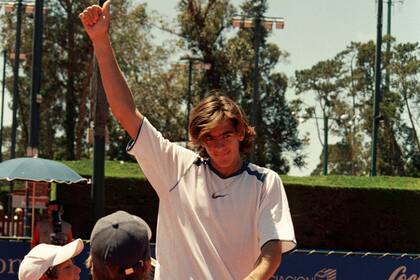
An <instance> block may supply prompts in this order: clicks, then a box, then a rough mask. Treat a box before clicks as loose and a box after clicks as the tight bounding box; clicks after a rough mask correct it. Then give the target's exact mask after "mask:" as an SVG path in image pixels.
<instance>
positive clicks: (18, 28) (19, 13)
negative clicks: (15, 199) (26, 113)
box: [10, 0, 23, 158]
mask: <svg viewBox="0 0 420 280" xmlns="http://www.w3.org/2000/svg"><path fill="white" fill-rule="evenodd" d="M22 6H23V5H22V0H18V4H17V9H16V39H15V60H14V66H13V101H12V102H13V105H12V112H13V116H12V133H11V147H10V158H15V157H16V130H17V116H16V115H17V106H18V103H17V99H18V95H19V88H18V87H19V84H18V80H19V62H20V61H19V57H20V34H21V29H22V28H21V26H22Z"/></svg>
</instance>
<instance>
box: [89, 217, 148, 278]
mask: <svg viewBox="0 0 420 280" xmlns="http://www.w3.org/2000/svg"><path fill="white" fill-rule="evenodd" d="M150 237H151V230H150V228H149V226H148V225H147V224H146V222H144V221H143V220H142V219H141V218H139V217H137V216H134V215H131V214H129V213H127V212H124V211H117V212H115V213H112V214H110V215H108V216H105V217H103V218H101V219H99V220H98V221H97V222H96V224H95V226H94V228H93V230H92V233H91V236H90V257H89V258H90V260H88V267H90V268H91V271H92V276H93V279H96V280H99V279H100V280H107V279H113V280H117V279H145V278H143V277H145V275H147V273H148V271H149V268H150V244H149V239H150Z"/></svg>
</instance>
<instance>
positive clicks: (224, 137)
mask: <svg viewBox="0 0 420 280" xmlns="http://www.w3.org/2000/svg"><path fill="white" fill-rule="evenodd" d="M234 135H235V134H234V133H233V132H226V133H224V134H222V135H221V136H219V137H213V136H211V135H209V134H206V135H204V136H203V138H202V139H203V142H205V143H206V144H211V143H214V142H216V141H217V140H223V141H230V140H232V139H233V136H234Z"/></svg>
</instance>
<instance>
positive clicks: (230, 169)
mask: <svg viewBox="0 0 420 280" xmlns="http://www.w3.org/2000/svg"><path fill="white" fill-rule="evenodd" d="M210 163H211V165H212V166H213V168H214V169H216V171H217V173H219V175H220V177H223V178H225V177H229V176H230V175H232V174H234V173H236V172H237V171H239V170H240V169H241V168H242V164H243V160H242V159H241V158H240V157H239V158H238V160H236V161H235V163H233V164H232V165H230V166H227V167H224V166H219V165H217V164H216V163H215V162H214V161H213V160H211V159H210Z"/></svg>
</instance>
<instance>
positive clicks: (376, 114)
mask: <svg viewBox="0 0 420 280" xmlns="http://www.w3.org/2000/svg"><path fill="white" fill-rule="evenodd" d="M382 7H383V0H378V23H377V34H376V56H375V97H374V103H373V121H372V158H371V170H370V175H371V176H376V161H377V159H376V156H377V155H376V154H377V138H378V126H379V119H380V115H379V111H380V108H379V104H380V102H381V48H382Z"/></svg>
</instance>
